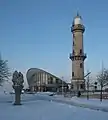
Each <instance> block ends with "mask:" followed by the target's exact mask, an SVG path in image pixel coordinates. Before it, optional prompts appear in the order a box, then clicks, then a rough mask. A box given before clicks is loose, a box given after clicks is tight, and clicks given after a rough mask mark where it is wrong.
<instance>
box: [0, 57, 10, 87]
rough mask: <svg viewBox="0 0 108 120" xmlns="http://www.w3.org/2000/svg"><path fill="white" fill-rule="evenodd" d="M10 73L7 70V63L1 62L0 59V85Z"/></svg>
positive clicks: (5, 61)
mask: <svg viewBox="0 0 108 120" xmlns="http://www.w3.org/2000/svg"><path fill="white" fill-rule="evenodd" d="M10 75H11V74H10V72H9V68H8V61H7V60H2V59H1V57H0V85H2V83H3V82H4V81H6V80H8V79H9V77H10Z"/></svg>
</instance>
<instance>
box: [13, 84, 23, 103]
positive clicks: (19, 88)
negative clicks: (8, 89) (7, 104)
mask: <svg viewBox="0 0 108 120" xmlns="http://www.w3.org/2000/svg"><path fill="white" fill-rule="evenodd" d="M13 88H14V90H15V103H14V105H21V91H22V88H23V86H18V85H17V86H13Z"/></svg>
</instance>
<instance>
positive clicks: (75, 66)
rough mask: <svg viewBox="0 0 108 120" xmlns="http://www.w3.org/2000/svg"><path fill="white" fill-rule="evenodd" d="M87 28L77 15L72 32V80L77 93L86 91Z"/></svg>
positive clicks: (72, 85)
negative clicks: (84, 38)
mask: <svg viewBox="0 0 108 120" xmlns="http://www.w3.org/2000/svg"><path fill="white" fill-rule="evenodd" d="M84 31H85V27H84V25H83V22H82V18H81V16H80V15H79V14H78V13H77V15H76V16H75V17H74V19H73V23H72V27H71V32H72V38H73V39H72V53H71V54H70V59H71V61H72V79H71V88H72V89H73V90H75V91H83V90H84V89H85V82H84V60H85V59H86V58H87V56H86V54H85V53H84V45H83V34H84Z"/></svg>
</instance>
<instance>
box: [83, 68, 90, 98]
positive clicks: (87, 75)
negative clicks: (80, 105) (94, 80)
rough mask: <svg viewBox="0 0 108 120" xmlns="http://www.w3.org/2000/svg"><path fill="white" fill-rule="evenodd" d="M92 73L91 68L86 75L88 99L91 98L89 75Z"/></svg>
mask: <svg viewBox="0 0 108 120" xmlns="http://www.w3.org/2000/svg"><path fill="white" fill-rule="evenodd" d="M90 74H91V72H89V70H88V71H87V74H86V75H85V76H84V78H86V77H87V100H88V99H89V81H90V79H89V75H90Z"/></svg>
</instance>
